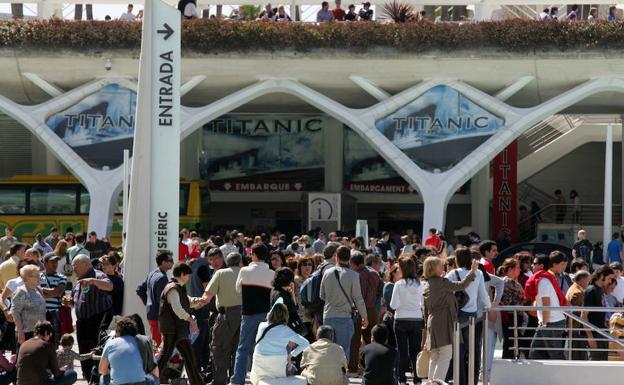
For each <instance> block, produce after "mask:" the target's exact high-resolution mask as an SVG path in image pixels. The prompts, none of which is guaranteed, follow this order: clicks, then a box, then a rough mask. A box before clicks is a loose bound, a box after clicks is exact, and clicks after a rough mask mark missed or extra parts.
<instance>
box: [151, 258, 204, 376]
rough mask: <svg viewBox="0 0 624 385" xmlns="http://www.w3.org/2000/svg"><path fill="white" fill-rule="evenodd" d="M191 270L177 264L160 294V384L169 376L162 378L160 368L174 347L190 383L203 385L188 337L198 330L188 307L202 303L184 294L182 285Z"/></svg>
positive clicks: (184, 265) (164, 364)
mask: <svg viewBox="0 0 624 385" xmlns="http://www.w3.org/2000/svg"><path fill="white" fill-rule="evenodd" d="M192 273H193V271H192V270H191V268H190V267H189V266H188V265H187V264H185V263H183V262H180V263H177V264H176V265H175V266H174V267H173V277H172V278H171V280H170V281H169V283H168V284H167V286H165V289H164V290H163V292H162V294H161V296H160V308H159V311H158V323H159V326H160V331H161V333H162V335H163V348H162V352H161V354H160V357H159V358H158V372H159V374H160V378H161V380H160V382H161V383H163V384H164V383H168V378H166V377H164V375H165V374H164V372H163V370H164V369H165V366H166V365H167V363H168V362H169V359H170V358H171V355H172V354H173V349H174V348H175V349H177V350H178V352H180V356H182V360H183V362H184V369H185V371H186V375H187V376H188V379H189V383H190V385H203V384H204V381H203V379H202V378H201V375H200V372H199V368H198V367H197V359H196V358H195V352H194V351H193V347H192V346H191V340H190V339H189V330H190V331H191V332H193V333H197V332H199V329H198V328H197V322H196V321H195V319H194V318H193V316H192V315H191V314H190V313H191V307H195V306H200V305H201V304H202V302H201V300H200V299H199V298H191V297H189V296H188V295H187V294H186V288H185V287H184V285H186V283H187V282H188V281H189V279H190V278H191V274H192Z"/></svg>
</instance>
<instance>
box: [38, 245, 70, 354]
mask: <svg viewBox="0 0 624 385" xmlns="http://www.w3.org/2000/svg"><path fill="white" fill-rule="evenodd" d="M58 261H59V257H58V256H57V255H55V254H54V253H48V254H46V255H45V256H44V257H43V263H44V266H45V270H44V271H42V272H41V277H40V282H39V285H40V286H41V291H42V293H43V296H44V298H45V302H46V318H47V319H48V320H49V321H50V323H51V324H52V327H54V336H53V338H52V340H51V342H53V343H54V346H55V347H56V346H58V344H59V340H60V338H61V317H60V310H61V301H62V299H63V295H65V287H66V286H67V279H66V278H65V276H64V275H61V274H59V273H57V272H56V270H57V268H58Z"/></svg>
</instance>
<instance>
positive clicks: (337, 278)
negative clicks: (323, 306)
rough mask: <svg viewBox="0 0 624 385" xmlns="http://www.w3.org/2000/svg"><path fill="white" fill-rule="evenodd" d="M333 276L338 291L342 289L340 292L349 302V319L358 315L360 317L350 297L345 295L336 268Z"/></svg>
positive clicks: (354, 318)
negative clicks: (338, 288)
mask: <svg viewBox="0 0 624 385" xmlns="http://www.w3.org/2000/svg"><path fill="white" fill-rule="evenodd" d="M334 276H335V277H336V281H338V286H339V287H340V291H342V294H344V296H345V298H346V299H347V302H349V304H350V305H351V319H352V320H356V319H357V318H358V317H360V312H359V311H358V309H357V307H356V306H355V303H353V301H352V300H351V298H350V297H349V296H348V295H347V292H346V291H345V289H344V288H343V287H342V283H340V275H338V270H334Z"/></svg>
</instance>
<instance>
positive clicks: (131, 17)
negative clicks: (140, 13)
mask: <svg viewBox="0 0 624 385" xmlns="http://www.w3.org/2000/svg"><path fill="white" fill-rule="evenodd" d="M133 8H134V6H133V5H132V4H128V12H124V13H122V14H121V16H119V21H135V20H136V16H135V15H134V14H133V13H132V9H133Z"/></svg>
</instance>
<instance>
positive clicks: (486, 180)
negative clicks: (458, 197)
mask: <svg viewBox="0 0 624 385" xmlns="http://www.w3.org/2000/svg"><path fill="white" fill-rule="evenodd" d="M491 183H492V182H491V181H490V166H489V164H488V165H487V166H485V167H483V168H482V169H481V170H480V171H479V172H478V173H476V174H475V175H474V176H473V177H472V180H471V182H470V202H471V213H472V229H473V230H474V231H475V232H476V233H477V234H480V235H481V237H482V238H483V239H487V238H489V234H490V233H491V230H490V184H491Z"/></svg>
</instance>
